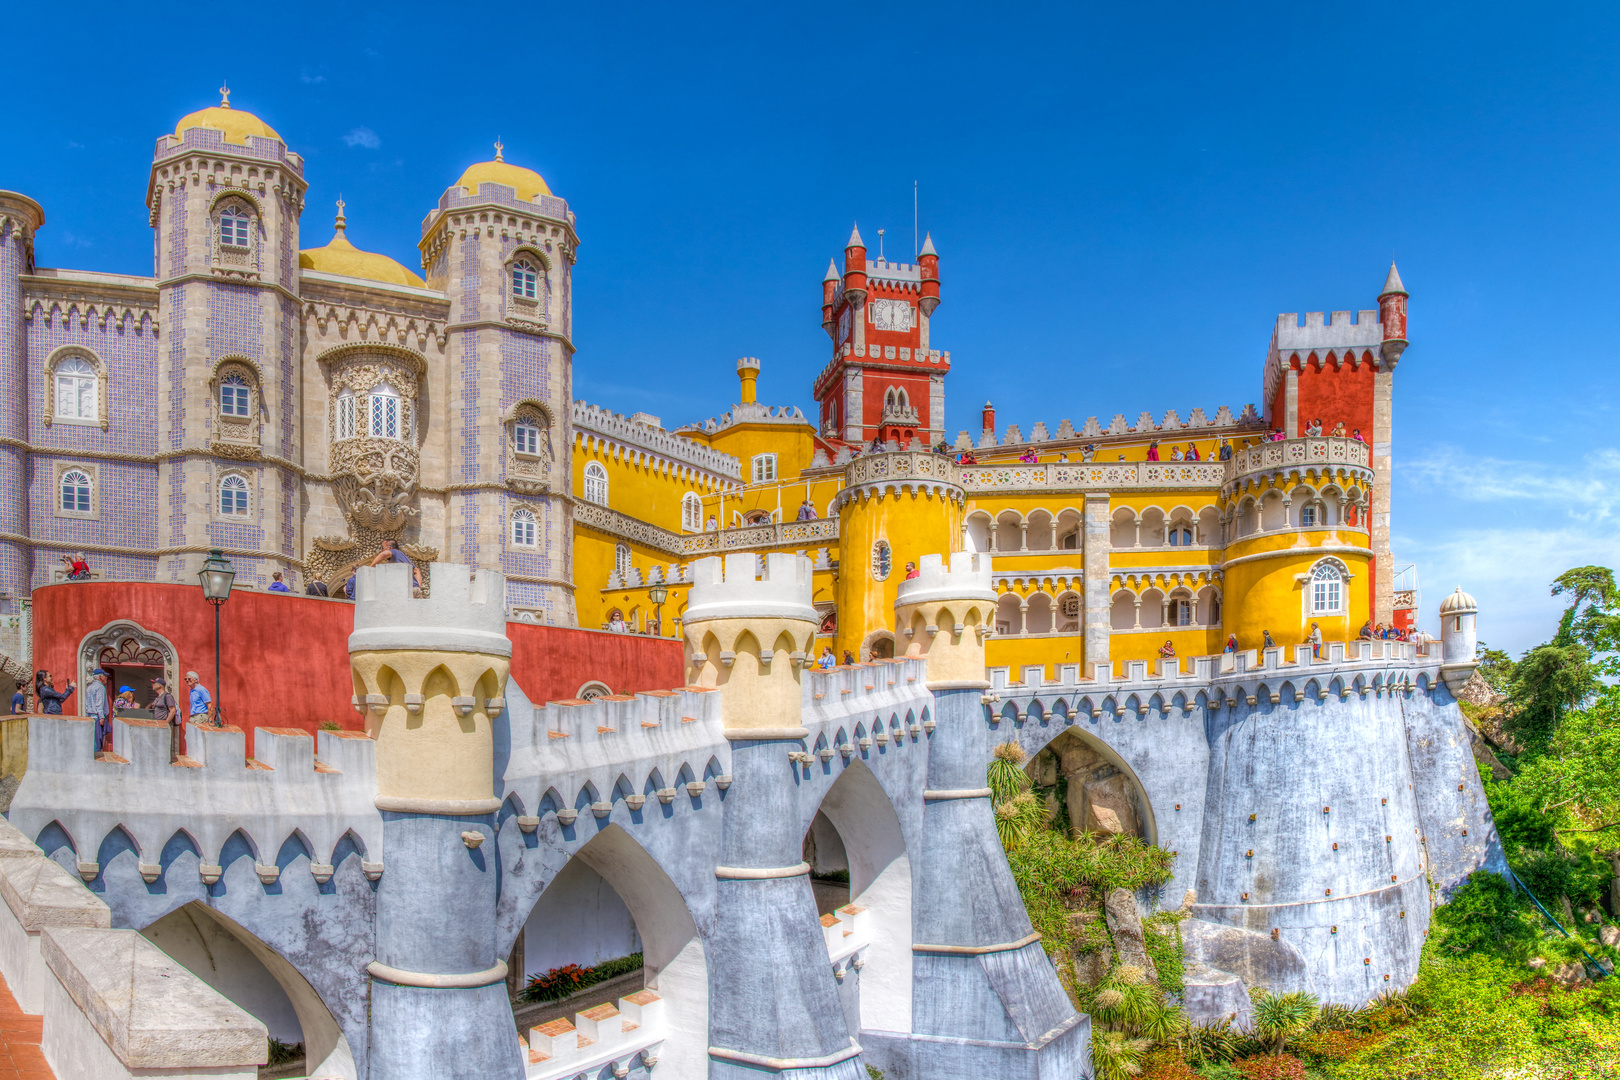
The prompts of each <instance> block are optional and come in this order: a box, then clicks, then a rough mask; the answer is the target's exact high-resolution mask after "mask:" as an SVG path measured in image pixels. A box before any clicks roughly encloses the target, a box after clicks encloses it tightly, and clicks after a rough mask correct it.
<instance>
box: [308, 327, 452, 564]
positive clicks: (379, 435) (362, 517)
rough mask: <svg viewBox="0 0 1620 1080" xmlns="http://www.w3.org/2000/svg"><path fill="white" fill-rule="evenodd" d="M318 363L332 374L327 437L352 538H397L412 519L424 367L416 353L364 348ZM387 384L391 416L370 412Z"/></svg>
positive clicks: (387, 406) (348, 349)
mask: <svg viewBox="0 0 1620 1080" xmlns="http://www.w3.org/2000/svg"><path fill="white" fill-rule="evenodd" d="M321 359H322V361H323V362H324V363H325V365H326V367H327V370H328V372H329V373H330V386H331V398H330V402H331V404H330V410H329V412H330V415H329V418H328V425H327V432H328V436H329V437H330V438H331V440H332V454H331V472H332V475H333V478H334V482H335V487H336V490H337V497H338V504H339V506H340V507H341V508H342V509H343V513H344V516H346V517H347V518H348V519H349V526H350V528H351V529H353V530H355V532H356V533H357V534H359V533H361V532H373V533H377V534H379V535H381V534H395V533H398V532H399V530H400V529H402V528H403V527H404V526H405V523H406V522H407V521H408V520H410V519H411V518H413V517H415V516H416V514H417V509H416V507H414V506H412V505H411V502H412V500H413V499H414V498H415V495H416V484H417V479H418V476H419V473H420V467H421V456H420V454H419V453H418V452H417V448H416V392H417V380H418V379H419V377H420V376H421V373H422V371H423V370H424V368H425V367H426V365H425V364H424V363H423V361H422V358H421V357H420V356H418V355H416V354H415V353H410V352H406V351H405V350H399V349H379V348H376V347H372V348H367V347H365V346H350V347H346V348H345V347H340V348H338V349H335V350H332V351H331V352H328V353H326V354H325V355H323V356H322V358H321ZM385 385H386V386H387V387H388V388H390V389H391V390H392V391H393V394H392V395H390V396H389V397H388V398H386V399H384V400H385V405H384V406H382V408H385V409H386V410H388V411H387V412H386V413H382V414H374V409H375V408H377V406H375V403H374V399H373V397H372V393H373V391H375V390H377V389H378V388H379V387H383V386H385ZM346 403H347V404H346ZM379 416H380V417H381V422H382V430H378V422H377V420H378V417H379Z"/></svg>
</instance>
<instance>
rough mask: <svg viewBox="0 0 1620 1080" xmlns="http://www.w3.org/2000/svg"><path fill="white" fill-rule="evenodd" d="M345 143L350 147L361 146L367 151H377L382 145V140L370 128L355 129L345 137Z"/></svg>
mask: <svg viewBox="0 0 1620 1080" xmlns="http://www.w3.org/2000/svg"><path fill="white" fill-rule="evenodd" d="M343 141H344V142H345V143H347V144H348V145H350V146H360V147H364V148H365V149H367V150H375V149H377V147H379V146H381V145H382V140H381V139H379V138H378V137H377V133H376V132H375V131H372V130H371V129H370V128H368V127H357V128H355V129H354V130H353V131H351V132H349V133H348V134H347V135H345V136H343Z"/></svg>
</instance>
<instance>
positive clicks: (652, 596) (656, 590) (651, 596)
mask: <svg viewBox="0 0 1620 1080" xmlns="http://www.w3.org/2000/svg"><path fill="white" fill-rule="evenodd" d="M668 595H669V590H668V589H666V588H664V587H663V586H662V585H654V586H653V587H652V588H650V589H648V590H647V599H648V600H651V601H652V606H653V618H654V619H656V620H657V622H658V636H659V637H663V636H664V598H665V597H667V596H668Z"/></svg>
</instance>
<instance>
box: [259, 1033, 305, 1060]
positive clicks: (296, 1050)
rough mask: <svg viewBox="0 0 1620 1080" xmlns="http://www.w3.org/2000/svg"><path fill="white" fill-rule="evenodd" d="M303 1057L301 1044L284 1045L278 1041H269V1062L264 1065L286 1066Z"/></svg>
mask: <svg viewBox="0 0 1620 1080" xmlns="http://www.w3.org/2000/svg"><path fill="white" fill-rule="evenodd" d="M303 1056H304V1044H303V1043H291V1044H288V1043H284V1042H282V1041H281V1040H280V1039H277V1038H274V1037H272V1038H271V1039H270V1060H269V1061H268V1062H266V1063H265V1064H266V1065H288V1064H291V1063H292V1062H294V1061H297V1060H298V1059H299V1058H301V1057H303Z"/></svg>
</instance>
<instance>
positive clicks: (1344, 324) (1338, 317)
mask: <svg viewBox="0 0 1620 1080" xmlns="http://www.w3.org/2000/svg"><path fill="white" fill-rule="evenodd" d="M1383 334H1384V331H1383V327H1382V326H1381V325H1380V324H1379V321H1378V310H1377V309H1376V308H1374V309H1373V310H1370V311H1334V312H1324V311H1307V312H1305V314H1304V317H1303V319H1302V318H1301V316H1300V314H1299V312H1297V311H1293V312H1287V313H1284V314H1282V315H1278V316H1277V328H1276V330H1275V331H1274V332H1273V334H1272V341H1273V343H1274V344H1275V347H1276V348H1277V350H1278V351H1279V352H1292V351H1293V350H1295V349H1346V348H1364V347H1365V348H1374V347H1376V346H1377V345H1378V344H1379V343H1380V342H1382V341H1383Z"/></svg>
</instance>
